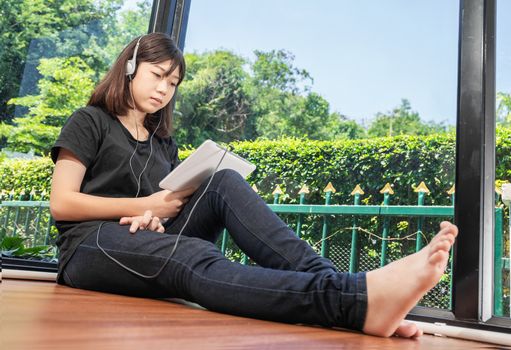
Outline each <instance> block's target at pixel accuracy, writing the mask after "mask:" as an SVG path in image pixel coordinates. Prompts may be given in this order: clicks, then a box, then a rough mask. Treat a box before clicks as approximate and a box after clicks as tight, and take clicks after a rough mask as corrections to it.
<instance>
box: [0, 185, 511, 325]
mask: <svg viewBox="0 0 511 350" xmlns="http://www.w3.org/2000/svg"><path fill="white" fill-rule="evenodd" d="M254 189H255V190H257V189H256V188H254ZM415 191H416V192H417V205H414V206H411V205H409V206H397V205H389V199H390V196H391V195H392V194H393V191H392V188H391V187H390V185H389V184H387V185H386V186H385V187H384V188H383V189H382V190H381V191H380V193H381V194H382V195H383V204H382V205H361V204H360V199H361V196H362V195H363V194H364V192H363V191H362V189H361V188H360V186H358V185H357V186H356V187H355V189H354V190H353V192H352V193H351V195H352V196H353V204H351V205H338V204H332V203H331V202H332V195H333V193H335V188H333V186H332V185H331V184H329V185H328V186H327V187H326V188H325V189H324V193H325V202H324V204H306V203H305V196H306V194H307V193H308V189H307V188H306V187H304V188H302V190H301V191H300V192H299V195H300V199H299V204H280V203H279V202H280V197H281V195H282V191H281V190H280V188H279V187H278V186H277V188H276V189H275V191H274V192H273V196H274V201H273V204H269V205H268V206H269V207H270V208H271V209H272V210H273V211H274V212H275V213H277V214H279V215H280V216H281V217H283V218H284V219H285V220H286V221H287V223H288V224H289V226H290V227H292V229H293V230H294V231H295V233H296V235H297V236H298V237H300V238H302V239H306V240H308V241H309V243H310V244H311V245H312V246H313V248H315V249H316V251H317V252H318V253H319V254H320V255H322V256H324V257H327V258H330V260H332V262H333V263H334V264H335V265H336V266H337V267H338V268H339V269H340V270H343V271H349V272H357V271H361V270H369V269H374V268H377V267H380V266H384V265H386V264H387V263H389V262H390V261H391V260H394V259H397V258H399V257H401V256H403V255H406V254H409V253H413V251H418V250H420V249H421V248H422V247H423V245H424V244H425V242H424V241H425V240H427V237H428V235H429V236H431V235H433V234H434V233H435V232H436V229H437V228H436V227H435V228H434V229H433V226H432V224H431V223H432V222H438V221H439V219H452V217H453V216H454V207H453V205H451V206H425V205H424V197H425V195H426V194H427V193H429V190H428V189H427V187H426V185H424V184H423V183H421V184H420V185H419V186H418V187H417V188H416V189H415ZM449 194H450V195H451V196H452V204H453V203H454V189H451V191H450V192H449ZM34 197H36V196H35V193H34V192H32V193H31V194H30V195H29V196H26V195H24V194H22V195H21V196H20V197H19V198H17V199H16V200H15V199H14V198H13V195H12V194H11V195H9V196H8V197H7V198H5V200H3V201H1V202H0V223H2V226H1V229H2V230H3V234H4V235H7V236H22V237H24V238H26V239H27V245H28V246H35V245H41V244H43V245H52V244H54V242H55V239H56V237H57V231H56V229H55V227H54V221H53V219H52V218H51V215H50V212H49V202H48V201H46V200H33V199H34ZM40 198H44V195H43V196H42V197H41V196H40ZM399 218H406V220H405V221H401V222H400V223H401V224H403V223H405V226H406V225H407V227H408V234H406V235H403V234H402V232H398V233H396V229H395V227H396V225H395V224H392V220H396V219H399ZM427 220H429V221H428V222H426V221H427ZM435 220H436V221H435ZM428 223H429V224H428ZM412 225H413V226H414V228H415V230H411V231H412V232H411V234H410V227H411V226H412ZM362 226H364V227H365V228H364V227H362ZM426 226H431V227H430V229H429V232H425V229H426ZM375 230H377V232H378V233H375V232H374V231H375ZM504 231H505V230H504V211H503V208H502V207H496V208H495V260H494V264H495V265H494V266H495V269H494V281H495V284H494V291H495V294H494V300H495V303H494V304H495V308H494V314H495V315H496V316H505V315H506V314H507V315H508V312H509V308H508V307H506V304H508V303H509V301H508V298H509V289H507V286H504V280H505V279H506V277H507V279H509V258H507V257H506V256H505V253H504ZM345 232H348V234H345ZM314 237H316V238H314ZM410 243H412V244H413V246H412V247H410ZM364 244H365V245H364ZM389 245H397V246H399V247H400V249H396V247H395V246H394V247H389ZM400 245H401V246H400ZM405 246H407V248H406V249H405V248H403V247H405ZM399 247H398V248H399ZM219 248H220V249H221V251H222V253H223V254H224V255H226V256H227V257H229V258H230V259H232V260H238V261H240V262H241V263H243V264H253V262H251V261H250V259H249V258H248V257H247V256H245V255H244V254H243V253H242V252H241V251H240V250H239V249H238V248H237V247H236V246H235V244H234V243H233V242H232V240H230V238H229V234H228V232H227V230H224V232H223V236H222V239H221V242H219ZM390 248H392V249H390ZM396 252H397V253H396ZM389 255H390V256H389ZM55 256H57V250H56V249H55ZM451 262H452V259H451ZM451 273H452V267H451V266H449V267H448V269H447V271H446V274H445V275H444V278H442V279H441V281H440V283H439V285H438V286H437V287H435V288H434V289H433V290H432V291H430V292H429V293H428V294H427V295H426V297H425V298H424V299H423V300H422V301H421V303H422V305H424V306H433V307H438V308H443V309H450V307H451V298H450V290H451V287H452V286H451V281H452V278H451ZM504 275H506V276H504ZM505 288H506V292H507V294H506V293H504V289H505Z"/></svg>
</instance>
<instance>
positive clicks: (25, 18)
mask: <svg viewBox="0 0 511 350" xmlns="http://www.w3.org/2000/svg"><path fill="white" fill-rule="evenodd" d="M66 6H67V7H66ZM151 6H152V2H150V1H148V0H146V1H140V2H138V3H136V2H135V1H126V2H123V1H99V2H98V1H85V0H84V1H75V2H72V3H69V4H68V5H65V6H62V5H61V2H44V1H43V2H38V3H37V4H35V3H34V4H30V6H29V5H28V2H22V1H13V0H7V1H4V3H3V4H2V20H1V21H0V33H1V34H0V48H1V49H0V57H1V59H0V72H1V73H0V116H1V118H0V119H1V120H0V149H1V150H2V152H0V200H1V201H3V202H2V206H1V207H0V223H1V225H0V241H1V242H2V243H3V244H2V254H3V255H4V256H10V257H23V258H31V259H32V258H35V259H38V260H41V259H43V260H55V257H56V253H57V252H56V249H55V247H54V246H53V245H52V243H53V241H54V240H55V238H56V235H57V231H56V229H55V227H53V225H52V221H51V218H50V216H49V210H48V206H47V202H46V201H47V200H48V196H49V186H50V177H51V173H52V167H53V165H52V163H51V160H50V159H49V158H48V157H47V154H48V152H49V150H50V147H51V146H52V145H53V144H54V142H55V140H56V137H57V136H58V133H59V131H60V128H61V127H62V125H63V124H64V122H65V121H66V120H67V118H68V117H69V116H70V115H71V113H72V112H73V111H74V110H76V109H77V108H79V107H81V106H84V105H85V104H86V103H87V100H88V98H89V97H90V93H91V92H92V89H93V87H94V86H95V84H96V83H97V82H98V81H99V79H100V78H101V77H102V75H103V74H104V72H105V71H106V69H107V67H109V66H110V64H111V63H112V62H113V60H114V59H115V58H116V56H117V55H118V54H119V52H120V49H121V48H122V47H124V46H125V45H126V43H128V42H129V41H131V39H132V38H133V37H135V36H138V35H140V34H143V33H146V32H147V28H148V23H149V18H150V10H151ZM18 200H21V201H26V203H23V205H22V206H19V205H18V204H16V203H13V202H12V201H18ZM40 201H42V202H40Z"/></svg>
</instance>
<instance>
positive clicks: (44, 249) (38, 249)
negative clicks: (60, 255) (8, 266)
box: [0, 236, 55, 258]
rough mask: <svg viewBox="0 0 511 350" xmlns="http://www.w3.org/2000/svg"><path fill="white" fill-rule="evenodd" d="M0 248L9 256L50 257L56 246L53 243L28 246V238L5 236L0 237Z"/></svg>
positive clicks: (3, 253)
mask: <svg viewBox="0 0 511 350" xmlns="http://www.w3.org/2000/svg"><path fill="white" fill-rule="evenodd" d="M0 238H1V240H0V250H1V253H2V255H5V256H8V257H11V256H12V257H23V258H27V257H37V258H50V257H52V256H53V255H54V249H55V247H53V246H51V245H37V246H33V247H26V246H25V241H27V238H23V237H20V236H15V237H12V236H4V237H3V238H2V237H0Z"/></svg>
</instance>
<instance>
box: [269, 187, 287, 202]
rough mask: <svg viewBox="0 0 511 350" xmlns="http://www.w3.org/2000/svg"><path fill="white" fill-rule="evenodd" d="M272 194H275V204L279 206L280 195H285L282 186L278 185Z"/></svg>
mask: <svg viewBox="0 0 511 350" xmlns="http://www.w3.org/2000/svg"><path fill="white" fill-rule="evenodd" d="M271 194H273V204H279V199H280V195H281V194H284V192H283V191H282V189H281V188H280V186H279V185H277V186H276V187H275V189H274V190H273V192H272V193H271Z"/></svg>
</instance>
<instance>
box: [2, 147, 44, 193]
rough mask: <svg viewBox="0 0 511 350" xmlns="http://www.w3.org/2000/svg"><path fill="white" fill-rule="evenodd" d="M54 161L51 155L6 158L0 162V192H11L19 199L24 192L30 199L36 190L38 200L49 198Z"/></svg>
mask: <svg viewBox="0 0 511 350" xmlns="http://www.w3.org/2000/svg"><path fill="white" fill-rule="evenodd" d="M52 173H53V162H52V161H51V159H50V158H49V157H42V158H38V159H33V160H23V159H6V160H4V161H3V162H1V163H0V192H3V193H4V195H5V193H6V192H7V193H9V194H10V193H11V191H13V193H12V195H13V198H15V199H19V198H20V196H21V195H22V193H24V195H25V199H28V195H29V192H31V191H32V190H34V191H35V192H36V194H37V196H36V198H34V199H37V200H39V199H40V200H48V199H49V197H48V195H49V193H50V188H51V175H52Z"/></svg>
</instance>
